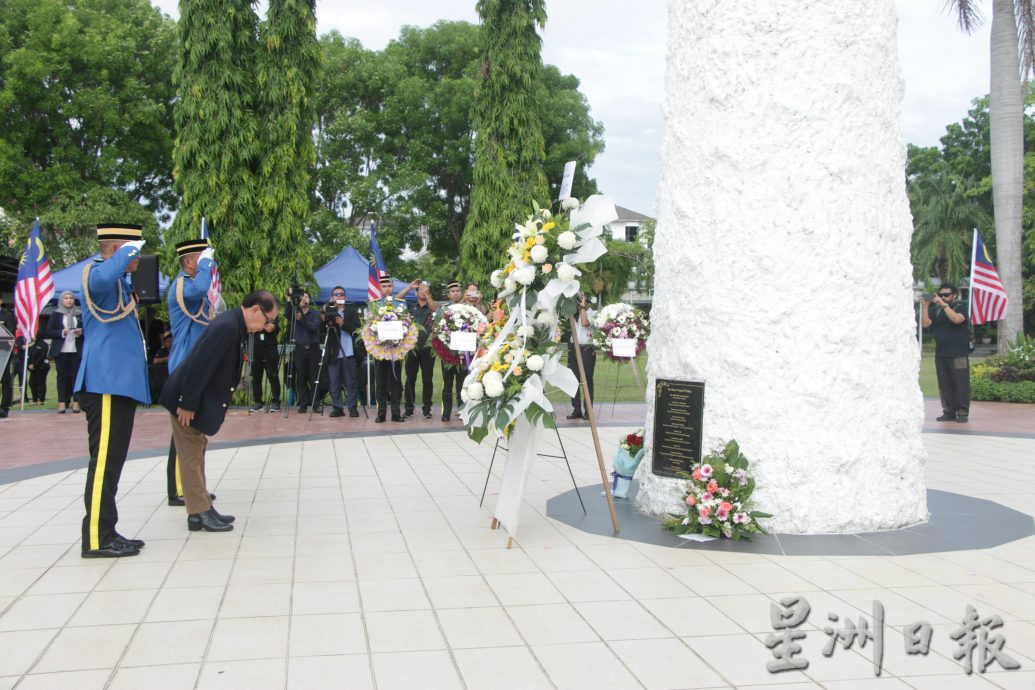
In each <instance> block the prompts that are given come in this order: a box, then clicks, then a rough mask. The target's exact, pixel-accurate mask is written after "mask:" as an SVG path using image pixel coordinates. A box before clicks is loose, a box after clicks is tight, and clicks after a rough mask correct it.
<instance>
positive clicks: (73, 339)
mask: <svg viewBox="0 0 1035 690" xmlns="http://www.w3.org/2000/svg"><path fill="white" fill-rule="evenodd" d="M47 337H48V338H51V342H50V356H51V357H53V358H54V362H55V364H57V395H58V414H65V407H66V406H67V405H68V403H69V402H71V403H72V412H79V399H78V397H77V396H75V395H74V394H73V390H72V389H73V388H74V387H75V377H76V376H77V375H78V374H79V360H80V358H81V357H82V355H83V316H82V310H80V309H79V307H78V306H76V303H75V295H73V294H72V293H71V292H68V291H67V290H66V291H65V292H62V293H61V297H60V299H58V308H57V311H55V312H54V313H53V314H51V315H50V321H48V322H47Z"/></svg>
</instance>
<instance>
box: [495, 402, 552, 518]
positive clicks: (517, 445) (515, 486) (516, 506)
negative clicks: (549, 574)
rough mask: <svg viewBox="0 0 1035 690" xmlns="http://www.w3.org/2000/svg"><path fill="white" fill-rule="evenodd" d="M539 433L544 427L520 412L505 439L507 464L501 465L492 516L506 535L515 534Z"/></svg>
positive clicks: (540, 433)
mask: <svg viewBox="0 0 1035 690" xmlns="http://www.w3.org/2000/svg"><path fill="white" fill-rule="evenodd" d="M542 434H543V426H542V425H540V424H532V423H531V422H529V421H528V418H527V417H525V415H523V414H522V415H520V416H519V417H518V418H517V419H516V420H514V429H513V431H511V432H510V438H509V439H508V440H507V446H508V450H507V464H506V465H504V467H503V481H502V482H500V493H499V497H498V498H497V499H496V507H495V508H494V509H493V511H492V515H493V517H495V518H496V519H497V520H499V522H500V524H501V525H503V528H504V529H506V530H507V536H509V537H514V535H516V534H517V527H518V520H519V518H520V517H521V504H522V502H523V500H524V494H525V484H526V483H527V482H528V475H529V473H530V472H531V471H532V463H534V462H535V459H536V450H537V449H538V447H539V439H540V438H541V437H542Z"/></svg>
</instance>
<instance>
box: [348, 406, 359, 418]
mask: <svg viewBox="0 0 1035 690" xmlns="http://www.w3.org/2000/svg"><path fill="white" fill-rule="evenodd" d="M349 416H350V417H358V416H359V410H357V409H356V408H355V407H350V408H349Z"/></svg>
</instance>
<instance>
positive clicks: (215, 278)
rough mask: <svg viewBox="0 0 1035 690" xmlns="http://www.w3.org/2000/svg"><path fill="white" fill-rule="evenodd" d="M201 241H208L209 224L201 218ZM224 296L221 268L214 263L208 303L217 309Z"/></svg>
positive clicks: (210, 241) (210, 242)
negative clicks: (220, 276) (220, 274)
mask: <svg viewBox="0 0 1035 690" xmlns="http://www.w3.org/2000/svg"><path fill="white" fill-rule="evenodd" d="M201 239H203V240H208V239H209V238H208V224H207V223H206V222H205V217H204V216H202V217H201ZM208 243H209V245H211V244H212V240H209V242H208ZM222 295H223V284H222V283H220V282H219V267H218V266H216V262H215V261H214V260H213V261H212V283H211V284H210V285H209V286H208V303H209V304H211V305H212V308H213V309H215V308H216V305H217V304H219V300H220V299H221V298H222Z"/></svg>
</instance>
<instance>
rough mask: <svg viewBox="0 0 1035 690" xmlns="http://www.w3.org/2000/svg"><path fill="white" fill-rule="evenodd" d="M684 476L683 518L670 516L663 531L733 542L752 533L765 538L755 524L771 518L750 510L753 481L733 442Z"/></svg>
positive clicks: (709, 456)
mask: <svg viewBox="0 0 1035 690" xmlns="http://www.w3.org/2000/svg"><path fill="white" fill-rule="evenodd" d="M684 476H685V477H686V479H687V483H686V491H685V494H684V501H685V503H686V514H684V515H677V514H674V515H672V516H671V518H670V519H669V520H667V521H666V522H665V529H669V530H672V531H673V532H676V533H677V534H704V535H707V536H709V537H725V538H727V539H733V540H734V541H737V540H740V539H743V538H750V537H751V535H752V534H755V533H761V534H769V533H768V532H767V531H766V530H765V528H764V527H763V526H762V525H761V524H759V522H758V521H759V520H760V519H764V518H769V517H772V515H770V514H769V513H762V512H759V511H757V510H751V494H752V492H754V490H755V480H754V479H753V478H752V477H751V475H750V473H749V472H748V460H747V458H746V457H744V454H743V453H741V452H740V446H739V445H737V442H736V441H730V442H729V443H727V444H726V445H725V447H724V448H722V450H718V451H715V452H712V453H711V454H709V455H707V456H705V457H704V458H703V459H702V461H701V462H700V463H698V464H696V465H694V466H693V468H691V471H690V474H685V473H684Z"/></svg>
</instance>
